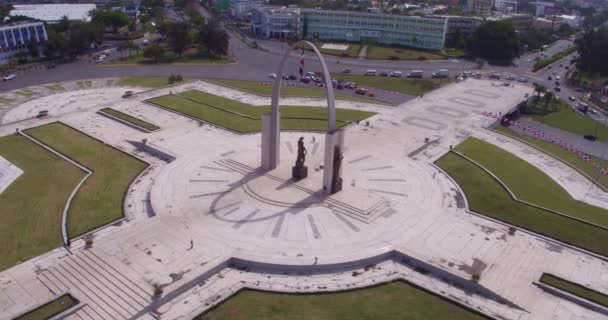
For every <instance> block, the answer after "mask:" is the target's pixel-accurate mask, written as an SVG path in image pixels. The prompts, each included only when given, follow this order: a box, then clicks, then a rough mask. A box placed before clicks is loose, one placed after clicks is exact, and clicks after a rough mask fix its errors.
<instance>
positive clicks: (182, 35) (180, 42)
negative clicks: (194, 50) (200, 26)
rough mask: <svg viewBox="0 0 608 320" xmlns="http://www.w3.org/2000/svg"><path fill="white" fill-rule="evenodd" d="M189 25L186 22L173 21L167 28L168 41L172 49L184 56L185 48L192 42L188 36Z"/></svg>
mask: <svg viewBox="0 0 608 320" xmlns="http://www.w3.org/2000/svg"><path fill="white" fill-rule="evenodd" d="M188 31H189V26H188V25H187V24H185V23H171V24H169V27H168V28H167V43H168V44H169V46H170V47H171V49H172V50H173V51H174V52H175V53H176V54H177V55H178V56H180V57H181V56H182V54H183V53H184V50H186V48H187V47H188V45H189V44H190V37H189V36H188V33H189V32H188Z"/></svg>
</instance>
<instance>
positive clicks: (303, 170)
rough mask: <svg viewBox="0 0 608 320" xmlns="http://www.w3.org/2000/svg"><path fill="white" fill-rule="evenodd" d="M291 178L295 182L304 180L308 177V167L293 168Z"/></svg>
mask: <svg viewBox="0 0 608 320" xmlns="http://www.w3.org/2000/svg"><path fill="white" fill-rule="evenodd" d="M291 177H292V178H294V179H295V180H302V179H304V178H306V177H308V167H307V166H299V167H298V166H293V167H292V168H291Z"/></svg>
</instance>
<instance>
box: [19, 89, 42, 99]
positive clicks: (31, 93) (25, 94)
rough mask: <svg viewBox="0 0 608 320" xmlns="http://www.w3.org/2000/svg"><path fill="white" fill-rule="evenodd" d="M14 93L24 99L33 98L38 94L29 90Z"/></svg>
mask: <svg viewBox="0 0 608 320" xmlns="http://www.w3.org/2000/svg"><path fill="white" fill-rule="evenodd" d="M15 93H16V94H18V95H20V96H24V97H26V98H29V97H33V96H35V95H37V94H38V92H36V91H33V90H30V89H22V90H18V91H15Z"/></svg>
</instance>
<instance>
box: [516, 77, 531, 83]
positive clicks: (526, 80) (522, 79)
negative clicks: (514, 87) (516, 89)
mask: <svg viewBox="0 0 608 320" xmlns="http://www.w3.org/2000/svg"><path fill="white" fill-rule="evenodd" d="M517 81H519V82H521V83H528V79H526V78H519V79H517Z"/></svg>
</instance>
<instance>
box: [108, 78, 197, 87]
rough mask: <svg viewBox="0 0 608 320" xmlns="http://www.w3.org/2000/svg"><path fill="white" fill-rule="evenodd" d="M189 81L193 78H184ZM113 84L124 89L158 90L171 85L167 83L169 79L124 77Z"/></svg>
mask: <svg viewBox="0 0 608 320" xmlns="http://www.w3.org/2000/svg"><path fill="white" fill-rule="evenodd" d="M189 80H193V78H184V81H189ZM115 84H116V85H118V86H125V87H145V88H160V87H164V86H168V85H170V84H171V83H169V77H125V78H120V79H118V81H117V82H116V83H115Z"/></svg>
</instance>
